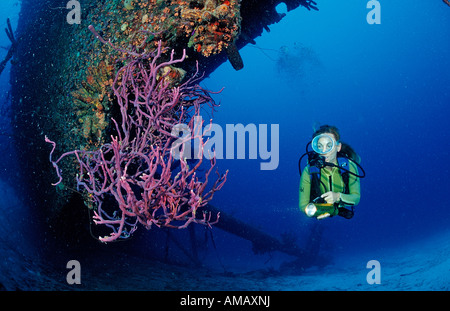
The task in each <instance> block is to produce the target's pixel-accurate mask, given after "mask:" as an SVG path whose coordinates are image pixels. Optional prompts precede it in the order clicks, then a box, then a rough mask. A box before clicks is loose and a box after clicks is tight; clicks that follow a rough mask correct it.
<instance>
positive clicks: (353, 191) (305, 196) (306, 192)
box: [299, 161, 361, 216]
mask: <svg viewBox="0 0 450 311" xmlns="http://www.w3.org/2000/svg"><path fill="white" fill-rule="evenodd" d="M348 163H349V170H350V172H352V173H355V174H357V175H358V168H357V167H356V165H355V164H354V163H352V162H351V161H348ZM320 180H321V183H320V193H322V194H323V193H325V192H328V191H333V192H340V193H341V200H340V201H339V206H345V205H357V204H358V203H359V200H360V198H361V192H360V191H361V190H360V184H359V177H356V176H354V175H352V174H349V181H348V188H349V191H348V192H349V193H348V194H346V193H343V191H344V188H345V184H344V181H343V180H342V176H341V174H340V173H339V168H337V167H333V168H331V170H330V168H329V167H326V168H322V169H321V170H320ZM310 193H311V174H310V171H309V165H307V166H306V167H305V168H304V169H303V172H302V176H301V178H300V187H299V207H300V210H301V211H302V212H305V207H306V206H307V205H308V203H310ZM311 199H314V198H311ZM337 213H338V210H337V209H335V213H334V214H333V215H331V216H335V215H337Z"/></svg>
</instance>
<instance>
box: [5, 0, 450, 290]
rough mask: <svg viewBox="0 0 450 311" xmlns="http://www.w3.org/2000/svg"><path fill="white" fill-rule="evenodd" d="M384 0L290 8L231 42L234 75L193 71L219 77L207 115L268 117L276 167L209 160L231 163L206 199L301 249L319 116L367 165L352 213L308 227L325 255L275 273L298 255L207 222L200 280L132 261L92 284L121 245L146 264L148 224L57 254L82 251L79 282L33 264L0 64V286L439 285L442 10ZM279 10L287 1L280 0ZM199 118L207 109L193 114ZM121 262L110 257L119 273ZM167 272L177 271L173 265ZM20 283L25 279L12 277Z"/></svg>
mask: <svg viewBox="0 0 450 311" xmlns="http://www.w3.org/2000/svg"><path fill="white" fill-rule="evenodd" d="M380 3H381V24H379V25H376V24H375V25H369V24H368V23H367V21H366V15H367V14H368V13H369V9H367V8H366V1H361V0H359V1H357V0H348V1H344V2H342V1H340V2H339V1H318V7H319V11H317V12H316V11H311V12H309V11H307V10H305V9H304V8H298V9H296V10H294V11H291V12H289V13H287V15H286V16H285V17H284V18H283V19H282V20H281V22H279V23H278V24H275V25H272V26H270V32H264V34H263V35H262V36H261V37H259V38H257V40H256V45H252V46H251V45H248V46H246V47H245V48H243V49H242V50H241V51H240V53H241V55H242V58H243V60H244V64H245V67H244V69H243V70H241V71H238V72H236V71H235V70H234V69H233V68H232V67H231V65H230V64H229V63H228V62H227V63H225V64H223V65H222V66H220V67H219V68H218V69H217V70H216V71H215V72H214V73H212V74H211V75H210V76H209V77H208V78H207V79H205V80H204V81H203V82H202V85H203V86H204V87H205V88H207V89H210V90H213V91H217V90H220V89H221V88H222V87H224V89H223V91H222V92H221V93H220V94H217V95H215V96H214V99H215V100H216V101H217V102H220V104H221V106H220V107H219V108H217V110H216V112H214V114H213V115H212V117H213V122H214V123H217V124H220V125H222V126H223V128H225V125H226V124H238V123H242V124H244V125H247V124H256V125H259V124H269V125H270V124H279V129H280V131H279V165H278V167H277V169H276V170H271V171H262V170H260V163H261V162H262V161H263V160H261V159H260V158H258V159H255V160H248V159H247V160H237V159H233V160H231V159H223V160H218V161H217V165H218V168H219V170H221V171H224V170H226V169H228V170H229V175H228V180H227V182H226V184H225V186H224V187H223V188H222V189H221V191H219V192H217V193H216V194H215V196H214V199H213V201H212V204H213V205H215V206H217V207H218V208H220V209H222V210H224V211H226V212H228V213H230V214H231V215H233V216H234V217H236V218H238V219H240V220H242V221H244V222H246V223H248V224H251V225H252V226H254V227H256V228H258V229H260V230H262V231H264V232H266V233H268V234H271V235H273V236H275V237H280V236H282V235H284V236H286V235H288V236H290V237H292V238H293V239H295V241H296V243H297V244H298V245H300V246H304V245H306V243H307V240H308V239H309V238H310V232H311V230H312V228H313V227H315V226H316V225H317V221H315V220H312V219H308V218H307V217H306V216H305V215H304V214H303V213H301V212H300V211H299V209H298V185H299V179H300V176H299V172H298V159H299V157H300V156H301V155H302V154H303V153H304V152H305V146H306V144H307V142H308V141H309V140H310V137H311V134H312V132H313V128H314V127H317V126H318V125H322V124H331V125H335V126H337V127H338V128H339V129H340V131H341V137H342V140H343V141H345V142H347V143H349V144H350V145H351V146H352V147H353V148H354V149H355V150H356V151H357V152H358V153H359V155H360V156H361V158H362V162H361V165H362V166H363V167H364V170H365V172H366V178H364V179H362V180H361V201H360V203H359V205H358V206H357V207H356V212H355V217H354V218H353V219H351V220H345V219H342V218H339V217H334V218H331V219H325V220H322V221H321V222H320V224H319V226H320V227H321V230H323V232H322V235H321V239H320V242H319V243H320V246H318V247H320V253H321V254H322V257H323V258H325V260H324V261H321V262H320V263H319V262H318V263H317V266H315V265H313V266H311V267H308V268H306V269H302V270H301V271H295V272H294V273H284V271H285V269H284V270H283V269H281V268H280V267H286V265H289V262H292V261H293V260H294V259H295V258H292V257H289V256H287V255H283V254H281V253H279V252H272V253H269V254H261V255H257V254H253V252H252V245H251V243H250V242H248V241H245V240H243V239H240V238H237V237H234V236H231V235H230V234H228V233H224V232H222V231H221V230H219V229H217V228H213V234H214V242H212V240H211V238H208V239H206V237H205V243H204V245H203V246H204V248H205V250H204V252H203V253H202V256H203V257H202V258H204V264H205V266H206V267H205V268H204V269H206V270H208V269H209V270H208V271H212V272H208V273H209V274H208V276H205V274H203V272H198V273H197V274H196V275H197V276H196V277H197V278H198V279H199V280H198V284H208V287H207V288H203V287H202V286H199V287H195V286H194V285H192V281H188V279H187V278H186V279H183V277H182V276H180V277H179V279H177V282H178V286H179V287H177V286H176V285H172V287H170V286H168V285H166V286H165V287H164V286H161V287H159V286H158V285H157V284H163V283H164V282H166V283H164V284H168V283H169V282H168V281H167V280H162V278H164V275H163V274H161V276H159V278H160V279H159V280H158V277H156V276H153V277H152V278H153V279H157V281H158V282H159V283H158V282H157V281H155V282H153V283H152V282H150V281H148V279H147V278H146V274H145V273H142V271H143V270H140V272H139V273H138V274H139V277H137V276H136V277H135V278H136V279H135V283H131V282H130V283H123V278H124V277H122V276H121V277H119V276H118V278H117V279H115V278H114V277H111V278H110V279H105V280H108V281H105V284H104V286H102V285H101V284H100V285H98V284H97V285H95V286H90V285H89V280H90V279H89V277H92V279H93V278H94V276H95V273H94V271H95V270H96V269H97V268H98V265H100V262H102V259H101V258H111V256H118V257H120V259H119V258H118V259H117V260H118V261H120V262H126V258H127V256H135V257H133V259H130V261H129V262H130V263H129V264H128V265H126V264H125V265H123V267H122V268H123V269H124V271H125V270H126V271H127V273H128V274H129V275H133V271H134V270H133V265H138V264H143V265H147V266H148V262H147V261H146V260H148V261H149V262H152V260H153V257H154V254H153V253H152V252H155V249H156V251H158V250H161V248H158V247H156V248H155V249H152V248H151V247H150V246H149V245H150V244H151V243H149V241H151V240H152V239H155V238H159V235H158V233H157V232H146V231H145V229H144V228H139V230H138V233H137V236H136V237H135V238H134V240H131V241H129V242H121V244H120V245H119V246H118V245H112V246H110V247H109V248H108V246H104V245H99V246H98V248H99V249H100V250H99V253H98V254H97V256H98V257H97V258H98V259H99V260H98V262H95V261H94V263H92V265H91V266H90V265H89V264H88V263H85V262H86V261H88V260H85V261H83V259H84V257H83V256H87V257H86V258H88V256H91V255H92V254H91V249H90V250H89V251H83V250H77V252H74V253H72V252H71V251H59V252H55V253H54V254H55V255H54V258H53V259H54V260H55V262H56V263H65V262H67V261H68V260H71V259H77V260H79V261H80V262H81V265H82V267H83V273H85V274H83V276H84V277H83V281H82V285H80V286H81V287H78V288H77V287H74V286H72V287H71V286H69V285H67V283H66V282H65V273H66V272H67V269H66V267H65V266H64V264H62V265H61V266H56V264H55V263H46V260H40V261H39V260H36V262H38V261H39V262H40V263H39V265H38V264H36V265H33V263H32V262H33V260H34V259H33V258H47V257H46V256H43V255H42V252H43V250H42V249H41V246H42V245H45V242H42V241H41V239H40V232H39V230H40V227H39V226H37V225H36V224H35V222H37V221H34V220H33V219H32V217H33V211H30V210H29V209H28V208H27V207H26V206H24V204H23V203H22V202H21V197H20V193H16V192H15V191H14V189H15V185H14V183H11V182H9V181H10V180H13V178H10V177H11V176H12V175H13V174H14V166H15V165H18V164H17V163H14V152H16V151H14V146H12V145H11V139H10V137H9V135H8V133H9V132H10V131H9V128H8V126H9V119H10V118H11V117H12V116H11V115H10V114H9V113H8V112H9V110H8V104H9V100H8V90H9V88H10V81H9V68H10V67H9V66H10V64H8V67H7V68H6V69H5V70H4V71H3V73H2V74H1V76H0V83H1V84H0V89H1V93H0V96H1V97H0V104H1V109H0V111H1V115H0V120H1V122H0V124H1V133H0V134H1V135H0V144H1V150H2V152H1V153H0V168H1V172H0V173H1V175H0V185H1V187H0V195H1V198H0V204H1V205H0V222H1V229H0V235H1V237H0V260H1V261H2V262H3V263H2V266H1V267H0V272H1V275H0V282H1V283H2V288H3V289H42V290H45V289H68V290H70V289H79V288H81V289H83V287H82V286H85V287H84V288H85V289H128V290H132V289H151V290H167V289H168V290H171V289H185V290H195V289H203V290H205V289H206V290H228V289H235V290H236V289H237V290H246V289H252V290H254V289H256V290H258V289H268V290H272V289H275V290H309V289H323V290H333V289H338V290H342V289H344V290H360V289H362V290H380V289H381V290H384V289H388V290H429V289H437V290H448V284H449V281H450V262H449V261H448V260H447V259H448V258H449V256H448V255H449V254H450V250H449V244H448V241H449V239H450V231H449V230H448V222H449V220H450V211H449V208H450V203H449V201H450V194H449V189H450V178H449V163H450V162H449V161H450V160H449V158H450V145H449V143H448V139H449V138H450V135H449V126H448V125H449V116H450V108H449V104H450V7H448V6H447V5H446V4H445V3H443V2H442V1H440V0H433V1H426V2H425V1H419V0H411V1H400V0H399V1H382V0H381V1H380ZM19 10H20V3H18V2H17V1H9V0H8V1H2V3H1V4H0V22H1V23H5V22H6V18H7V17H10V18H11V22H12V25H13V29H15V28H16V25H17V20H18V13H19ZM279 10H280V11H285V8H284V7H283V5H280V6H279ZM5 25H6V23H5ZM8 44H9V41H8V38H7V37H6V35H5V33H3V32H2V33H0V46H5V47H7V46H8ZM3 55H6V50H3V49H2V50H0V58H3ZM210 116H211V114H210V112H209V111H207V110H205V111H204V117H205V119H206V118H209V117H210ZM17 152H20V151H17ZM36 182H48V183H50V182H53V180H52V181H36ZM80 208H85V207H84V206H81V207H80ZM152 230H153V229H152ZM196 230H198V231H201V230H202V229H198V228H196ZM69 234H73V235H76V234H77V232H71V233H69ZM186 234H187V231H186ZM202 234H203V233H199V235H202ZM205 236H206V235H205ZM127 243H128V244H127ZM36 245H39V248H40V249H36V248H38V247H37V246H36ZM44 248H45V247H44ZM39 256H42V257H39ZM71 256H72V257H73V256H75V257H76V256H78V257H77V258H72V257H71ZM102 256H105V257H102ZM108 256H109V257H108ZM2 257H3V258H2ZM156 257H157V256H156ZM89 258H90V257H89ZM136 258H139V259H136ZM369 260H377V261H379V262H380V264H381V269H382V271H383V272H382V273H383V274H382V279H381V284H379V285H368V284H367V282H366V274H367V272H369V269H367V268H366V264H367V262H368V261H369ZM88 262H91V261H88ZM103 262H104V261H103ZM131 262H132V263H131ZM286 263H287V264H286ZM154 265H156V263H154ZM158 265H159V263H158ZM179 266H182V265H179ZM33 267H34V268H33ZM94 267H95V268H94ZM122 268H120V267H117V266H115V267H114V269H116V270H115V271H122V270H121V269H122ZM102 269H103V270H102V271H105V270H107V269H108V266H107V265H106V264H105V266H102ZM164 269H166V270H167V269H170V268H167V267H165V268H161V270H164ZM173 269H174V270H173V271H178V272H177V273H180V275H184V274H183V273H185V272H183V271H182V270H181V272H180V270H178V269H179V267H177V268H173ZM175 269H177V270H175ZM187 270H191V269H187ZM255 271H258V273H256V272H255ZM223 272H226V273H223ZM266 272H267V274H265V273H266ZM148 273H149V274H148V275H151V273H152V272H148ZM186 273H187V272H186ZM211 273H212V274H213V276H214V273H217V275H218V276H217V277H211V276H210V274H211ZM111 274H113V273H111ZM86 275H87V276H86ZM117 275H119V274H117ZM219 275H220V276H219ZM223 275H225V276H227V277H228V278H225V277H224V276H223ZM171 277H172V278H173V276H171ZM119 278H120V280H121V281H119ZM20 279H22V280H26V281H25V282H23V283H21V285H18V284H19V283H20V282H19V281H17V280H20ZM166 279H167V278H166ZM169 279H170V278H169ZM213 279H215V280H217V282H214V280H213ZM42 280H45V282H44V281H42ZM183 280H184V281H185V282H186V284H184V283H183ZM205 280H208V281H207V282H206V281H205ZM92 282H94V281H92ZM120 282H122V283H120ZM205 282H206V283H205ZM98 283H99V282H98ZM133 284H134V285H133ZM143 284H146V285H143ZM188 284H189V285H188ZM196 284H197V283H196ZM255 284H257V286H259V287H257V286H256V285H255ZM20 286H23V287H20Z"/></svg>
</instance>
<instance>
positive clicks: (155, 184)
mask: <svg viewBox="0 0 450 311" xmlns="http://www.w3.org/2000/svg"><path fill="white" fill-rule="evenodd" d="M89 29H90V30H91V31H92V32H93V33H94V35H96V37H97V38H98V39H99V40H100V41H101V42H103V43H105V44H109V45H110V46H111V47H112V48H114V49H116V48H115V47H114V45H113V44H112V43H111V42H109V41H106V40H104V39H103V38H101V37H100V35H98V33H97V32H96V31H95V29H94V28H93V27H91V26H90V27H89ZM128 55H129V59H128V62H127V64H126V65H125V66H123V67H122V68H121V69H120V70H119V71H118V72H117V75H116V77H115V80H114V83H113V86H112V88H113V92H114V95H115V97H116V99H117V105H118V107H119V110H120V116H119V118H120V119H118V120H116V119H114V118H113V119H112V120H113V123H114V126H115V135H112V136H111V141H110V142H109V143H106V144H104V145H102V146H100V148H99V149H98V150H94V151H86V150H74V151H70V152H66V153H65V154H63V155H61V156H60V157H59V158H58V159H57V160H55V161H54V160H53V159H52V157H53V153H54V151H55V148H56V143H55V142H53V141H51V140H50V139H48V138H47V137H45V141H46V142H47V143H50V144H51V145H52V150H51V152H50V162H51V163H52V165H53V166H54V168H55V169H56V172H57V175H58V177H59V181H58V182H57V183H55V184H53V185H57V184H59V183H60V182H61V181H62V175H61V172H60V170H59V167H58V163H59V161H60V160H61V159H62V158H65V157H67V156H69V155H75V157H76V159H77V161H78V163H79V173H78V174H77V177H76V181H77V185H78V189H79V190H82V191H83V192H84V193H86V194H87V195H86V197H88V198H89V200H90V205H91V206H92V207H93V208H94V221H95V223H96V224H98V225H105V226H107V227H108V228H110V229H111V230H112V232H111V234H110V235H109V236H106V237H100V238H99V239H100V240H101V241H103V242H105V243H106V242H111V241H114V240H116V239H118V238H127V237H129V236H130V235H131V234H132V233H133V232H134V231H135V230H136V228H137V224H138V223H140V224H141V225H143V226H144V227H146V228H147V229H150V228H151V226H152V225H156V226H159V227H161V226H162V227H172V228H180V229H181V228H186V227H187V226H188V225H189V224H190V223H193V222H194V223H200V224H204V225H208V226H210V225H212V224H214V223H215V222H217V221H218V218H219V215H217V216H216V220H215V221H214V222H212V221H211V215H206V214H205V215H203V217H197V215H196V211H197V209H198V208H200V207H203V206H205V205H206V204H207V203H208V202H209V201H210V200H211V199H212V197H213V194H214V193H215V191H217V190H219V189H221V188H222V186H223V185H224V183H225V181H226V176H227V172H226V173H225V174H223V175H220V174H218V173H217V175H218V178H217V180H216V181H215V182H214V184H213V185H212V187H211V189H210V190H207V189H206V186H207V184H208V181H209V178H210V174H211V172H212V170H213V168H214V167H215V165H216V161H215V157H214V158H213V159H211V160H210V163H209V164H210V167H209V169H208V170H207V171H206V173H205V174H204V176H199V175H198V171H199V168H200V167H201V166H202V165H205V164H207V163H203V159H202V157H200V158H199V159H198V160H196V161H195V162H193V163H190V165H189V164H188V162H187V160H185V159H180V160H177V159H174V157H173V155H172V152H171V150H172V145H173V143H174V142H175V141H176V140H177V139H179V137H177V136H176V135H174V134H172V129H173V127H174V126H176V125H181V124H186V125H187V127H188V128H189V129H190V131H191V133H192V135H191V136H190V137H187V138H185V140H186V141H189V140H191V139H192V140H196V141H199V142H200V144H199V146H200V147H199V148H200V150H201V151H203V146H204V144H205V142H204V141H203V138H202V133H201V131H198V130H195V129H194V122H193V117H196V116H199V114H200V108H201V107H202V106H203V105H204V104H208V105H210V106H212V107H214V106H216V105H215V103H214V101H213V99H212V98H211V96H210V93H209V92H208V91H206V90H204V89H203V88H201V87H200V86H199V85H198V84H196V83H195V76H194V77H193V78H191V79H189V80H188V81H186V82H185V83H183V84H180V85H178V86H176V87H175V86H173V84H174V83H175V82H176V81H174V80H173V79H172V76H173V75H172V73H173V72H174V70H175V69H173V67H172V65H174V64H176V63H179V62H182V61H183V60H184V58H185V56H186V54H185V52H183V55H182V56H181V58H179V59H176V58H175V56H174V52H173V51H172V53H171V54H170V57H169V60H167V61H161V59H162V57H163V52H162V48H161V44H159V45H158V49H157V50H156V51H155V52H154V53H152V54H146V55H137V54H135V53H129V54H128ZM167 68H169V69H167ZM183 148H184V147H183ZM107 199H108V204H109V205H110V206H106V204H107V203H106V200H107ZM111 199H113V200H111ZM110 201H114V202H115V203H114V204H110V203H109V202H110ZM111 205H112V206H111ZM111 210H112V212H111Z"/></svg>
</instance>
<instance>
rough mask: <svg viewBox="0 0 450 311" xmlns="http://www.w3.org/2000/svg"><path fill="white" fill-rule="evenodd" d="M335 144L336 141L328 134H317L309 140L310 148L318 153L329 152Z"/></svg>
mask: <svg viewBox="0 0 450 311" xmlns="http://www.w3.org/2000/svg"><path fill="white" fill-rule="evenodd" d="M336 145H337V142H336V141H335V140H334V138H333V137H331V136H330V135H328V134H320V135H317V136H316V137H314V139H313V140H312V142H311V147H312V149H313V150H314V152H315V153H318V154H327V153H329V152H331V151H332V150H333V149H334V147H335V146H336Z"/></svg>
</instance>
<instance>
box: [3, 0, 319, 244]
mask: <svg viewBox="0 0 450 311" xmlns="http://www.w3.org/2000/svg"><path fill="white" fill-rule="evenodd" d="M72 2H77V1H71V3H72ZM281 2H284V3H286V5H287V8H288V11H290V10H292V9H295V8H297V7H299V6H303V7H305V8H307V9H308V10H310V9H316V7H315V6H314V5H315V3H314V2H313V1H309V0H285V1H278V0H242V1H238V0H231V1H223V0H197V1H175V0H173V1H171V0H166V1H162V0H154V1H140V0H134V1H129V0H108V1H105V0H97V1H93V0H92V1H91V0H90V1H87V0H86V1H79V4H80V9H81V12H80V13H81V15H80V16H79V17H80V21H81V23H80V24H77V23H72V22H73V21H75V17H76V15H73V14H76V12H75V11H72V10H71V8H69V9H67V8H66V7H59V6H60V5H61V1H56V0H55V1H50V0H49V1H45V2H39V1H34V0H23V1H22V11H21V18H20V20H19V25H18V29H17V34H16V37H17V38H18V39H17V40H18V45H17V50H16V54H15V62H14V65H13V67H12V71H11V84H12V97H11V98H12V104H11V108H12V126H13V139H14V145H15V146H16V148H17V160H18V162H19V163H20V167H19V172H18V176H19V177H18V180H17V185H20V187H21V189H20V191H21V193H22V194H23V197H24V198H25V199H26V201H27V202H28V204H30V205H31V206H33V207H34V209H36V210H38V211H39V212H40V213H41V217H42V219H47V220H48V222H50V223H52V228H54V229H55V230H59V229H58V228H59V227H60V226H64V227H65V229H64V230H61V231H66V232H67V231H69V230H67V225H68V223H70V224H72V225H75V226H76V225H77V224H78V223H82V222H84V221H86V213H85V211H83V209H84V208H83V207H82V205H83V198H82V196H81V195H80V193H79V192H78V191H76V189H75V188H76V183H75V176H76V174H77V172H78V168H77V162H76V161H75V160H70V159H67V160H65V161H64V162H63V163H62V164H61V169H62V173H63V174H64V176H65V178H64V181H63V183H61V184H59V185H58V186H57V187H54V186H52V185H51V183H53V182H56V181H57V176H56V174H55V170H54V168H53V167H52V166H51V164H50V162H49V152H50V149H51V146H49V144H46V143H45V141H44V136H46V135H47V136H49V137H51V139H52V140H53V141H55V142H56V143H57V146H58V150H57V152H59V154H61V153H63V152H65V151H69V150H75V149H85V150H92V149H95V148H97V147H98V146H100V145H101V144H103V143H105V141H106V140H107V139H108V137H109V136H108V135H109V134H110V131H111V128H112V126H113V125H112V122H111V117H113V116H114V115H115V114H116V113H117V111H116V110H115V108H114V106H113V105H112V103H113V102H114V100H113V94H112V90H111V87H112V83H113V79H114V77H115V74H116V72H117V70H118V69H119V68H120V66H122V65H123V64H124V63H123V62H124V61H123V57H124V56H125V54H126V53H125V51H128V52H133V53H136V54H139V53H142V52H144V51H150V50H152V49H155V48H156V47H157V46H158V45H159V44H161V45H162V46H163V47H167V48H168V49H173V50H174V51H175V56H176V57H178V58H179V57H181V55H182V54H183V52H182V51H183V50H186V54H187V57H186V60H185V61H184V62H183V63H182V64H180V67H181V69H182V70H184V71H185V72H186V76H192V75H193V74H194V73H195V72H196V71H197V64H198V71H199V72H200V73H201V74H204V76H207V75H208V74H210V73H211V72H213V71H214V70H215V68H217V67H218V66H219V65H220V64H222V63H223V62H225V61H228V60H229V61H230V62H231V63H232V65H233V67H234V68H235V69H236V70H240V69H242V67H243V66H245V59H244V60H242V59H241V57H240V56H239V52H238V51H239V49H240V48H242V47H244V46H245V45H246V44H251V43H252V42H254V41H253V40H254V39H255V38H256V37H258V36H260V35H261V34H262V32H263V30H264V29H266V30H268V26H269V25H271V24H273V23H277V22H279V21H280V20H281V19H282V17H283V15H282V14H278V13H277V12H276V10H275V7H276V6H277V5H278V4H280V3H281ZM72 9H76V7H75V6H74V7H72ZM89 25H92V26H93V27H94V28H95V30H96V31H97V32H98V33H99V34H100V35H101V36H102V38H104V40H107V41H109V43H102V42H101V40H99V39H97V38H96V37H95V35H94V34H93V32H91V31H90V30H89V28H88V26H89ZM168 54H169V53H168ZM67 219H70V222H68V221H67ZM233 226H238V227H245V224H244V223H239V224H237V223H234V224H233ZM222 229H224V230H226V228H222ZM59 234H60V233H59ZM60 236H61V234H60ZM275 244H276V243H275ZM275 248H276V247H275Z"/></svg>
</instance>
